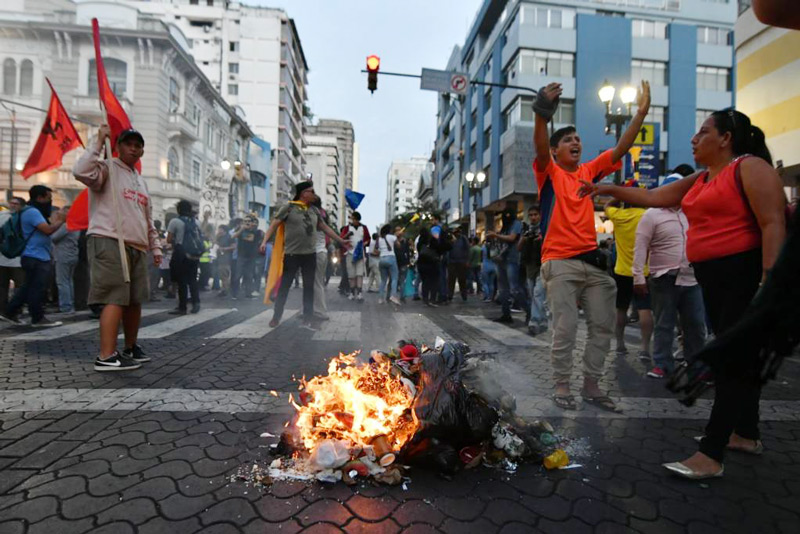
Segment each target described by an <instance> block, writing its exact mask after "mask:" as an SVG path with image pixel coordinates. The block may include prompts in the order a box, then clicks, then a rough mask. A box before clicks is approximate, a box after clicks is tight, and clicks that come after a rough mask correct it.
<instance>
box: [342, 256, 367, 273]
mask: <svg viewBox="0 0 800 534" xmlns="http://www.w3.org/2000/svg"><path fill="white" fill-rule="evenodd" d="M345 258H346V259H345V261H346V262H347V277H348V278H356V277H359V276H362V277H363V276H366V275H367V266H366V263H367V261H366V259H364V258H361V259H360V260H358V261H353V255H352V254H348V255H347V256H345Z"/></svg>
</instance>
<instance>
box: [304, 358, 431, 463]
mask: <svg viewBox="0 0 800 534" xmlns="http://www.w3.org/2000/svg"><path fill="white" fill-rule="evenodd" d="M356 356H358V352H354V353H352V354H339V356H338V357H336V358H333V359H332V360H331V362H330V364H329V365H328V374H327V375H326V376H315V377H313V378H312V379H311V380H306V379H305V378H303V379H302V380H301V381H300V390H301V393H300V394H299V397H300V400H299V403H298V402H296V401H295V400H294V399H291V400H290V402H291V403H292V405H293V406H294V407H295V409H296V410H297V420H296V423H295V426H296V428H297V430H298V432H299V435H300V439H301V440H302V442H303V444H304V445H305V447H306V449H308V450H312V449H313V448H314V446H315V445H316V444H317V443H319V442H320V441H322V440H325V439H341V440H348V441H350V442H352V443H353V444H354V445H359V446H362V447H365V446H368V445H370V444H371V443H372V441H373V440H374V439H375V438H377V437H379V436H385V438H386V441H387V443H388V444H389V446H390V447H391V448H392V449H393V450H395V451H396V450H399V449H400V448H401V447H402V446H403V445H404V444H405V443H406V442H407V441H408V440H409V438H411V436H412V435H413V434H414V432H415V431H416V429H417V422H416V420H415V418H414V416H413V410H412V409H411V405H412V403H413V401H414V395H413V394H412V393H411V392H410V391H409V390H408V389H407V388H406V386H405V385H404V384H403V382H401V380H400V378H399V377H397V376H395V375H394V374H393V373H392V366H391V364H390V363H388V362H377V363H373V364H359V363H357V362H356Z"/></svg>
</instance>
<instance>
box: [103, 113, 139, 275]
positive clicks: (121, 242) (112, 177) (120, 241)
mask: <svg viewBox="0 0 800 534" xmlns="http://www.w3.org/2000/svg"><path fill="white" fill-rule="evenodd" d="M100 109H101V110H102V112H103V116H104V117H105V121H106V124H108V111H106V107H105V106H104V105H103V100H102V99H100ZM110 133H111V132H110V130H109V135H108V136H106V143H105V144H106V162H107V164H108V165H107V166H108V181H109V182H111V198H112V199H113V202H114V214H115V216H116V232H117V245H118V246H119V260H120V263H121V264H122V278H123V279H124V280H125V283H126V284H129V283H130V282H131V273H130V271H129V269H128V254H127V252H126V251H125V238H123V237H122V215H121V214H120V211H119V197H118V195H117V179H116V178H117V177H116V172H115V169H114V162H113V161H112V160H113V158H114V155H113V152H112V151H111V139H110ZM134 172H135V171H134Z"/></svg>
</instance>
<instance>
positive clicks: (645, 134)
mask: <svg viewBox="0 0 800 534" xmlns="http://www.w3.org/2000/svg"><path fill="white" fill-rule="evenodd" d="M657 125H660V124H659V123H654V122H646V123H644V124H642V128H641V130H639V133H638V135H637V136H636V140H635V141H634V142H633V144H634V145H653V144H655V141H656V137H657V136H658V134H657V133H656V132H658V129H657V128H656V126H657Z"/></svg>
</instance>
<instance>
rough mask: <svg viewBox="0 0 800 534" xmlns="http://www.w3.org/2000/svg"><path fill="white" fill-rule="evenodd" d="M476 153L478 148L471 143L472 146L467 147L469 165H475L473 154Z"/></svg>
mask: <svg viewBox="0 0 800 534" xmlns="http://www.w3.org/2000/svg"><path fill="white" fill-rule="evenodd" d="M477 151H478V147H477V146H476V145H475V143H472V145H471V146H470V147H469V162H470V164H472V163H475V153H476V152H477Z"/></svg>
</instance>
